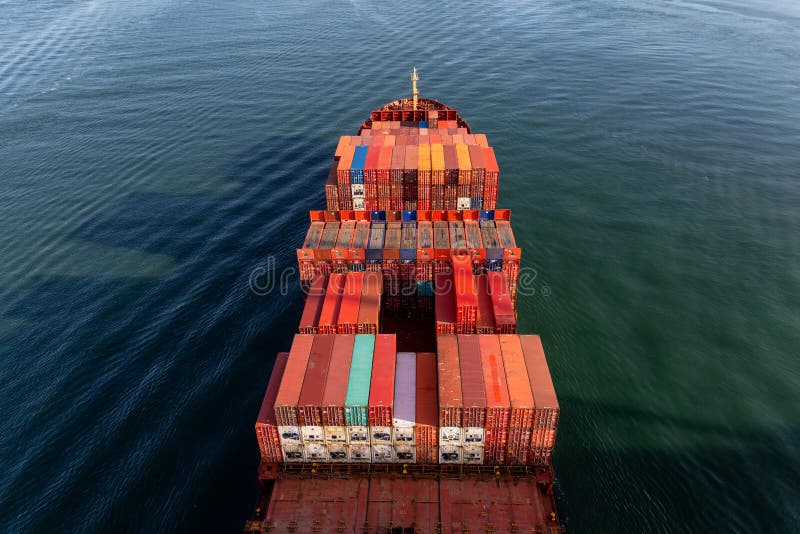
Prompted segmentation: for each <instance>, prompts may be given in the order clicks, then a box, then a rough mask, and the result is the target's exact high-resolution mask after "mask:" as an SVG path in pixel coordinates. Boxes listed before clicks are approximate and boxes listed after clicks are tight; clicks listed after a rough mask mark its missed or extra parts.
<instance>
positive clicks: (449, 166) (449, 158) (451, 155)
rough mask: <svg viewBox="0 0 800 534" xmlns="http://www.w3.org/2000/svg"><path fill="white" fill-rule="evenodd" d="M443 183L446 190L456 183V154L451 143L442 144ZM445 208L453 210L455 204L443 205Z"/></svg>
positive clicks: (454, 186) (453, 187) (453, 186)
mask: <svg viewBox="0 0 800 534" xmlns="http://www.w3.org/2000/svg"><path fill="white" fill-rule="evenodd" d="M444 183H445V185H447V186H450V187H448V190H451V189H455V188H456V186H457V185H458V154H457V153H456V147H454V146H453V145H445V146H444ZM445 209H448V210H454V209H456V206H452V207H450V206H445Z"/></svg>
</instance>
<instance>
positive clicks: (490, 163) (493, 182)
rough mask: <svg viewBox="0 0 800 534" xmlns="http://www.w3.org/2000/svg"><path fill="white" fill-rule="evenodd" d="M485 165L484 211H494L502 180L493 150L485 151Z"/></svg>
mask: <svg viewBox="0 0 800 534" xmlns="http://www.w3.org/2000/svg"><path fill="white" fill-rule="evenodd" d="M483 164H484V167H485V174H484V190H483V209H485V210H493V209H495V208H496V207H497V184H498V181H499V179H500V168H499V167H498V166H497V159H496V158H495V155H494V149H493V148H491V147H487V148H484V149H483Z"/></svg>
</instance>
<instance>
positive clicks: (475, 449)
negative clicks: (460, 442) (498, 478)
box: [462, 445, 483, 464]
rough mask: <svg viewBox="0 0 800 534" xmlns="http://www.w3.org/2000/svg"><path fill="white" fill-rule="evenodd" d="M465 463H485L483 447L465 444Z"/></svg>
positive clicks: (463, 450) (463, 451) (463, 449)
mask: <svg viewBox="0 0 800 534" xmlns="http://www.w3.org/2000/svg"><path fill="white" fill-rule="evenodd" d="M462 453H463V455H464V463H465V464H483V447H479V446H477V445H465V446H464V447H463V448H462Z"/></svg>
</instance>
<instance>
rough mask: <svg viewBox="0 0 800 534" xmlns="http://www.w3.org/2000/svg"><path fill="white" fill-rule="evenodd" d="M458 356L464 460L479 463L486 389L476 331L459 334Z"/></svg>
mask: <svg viewBox="0 0 800 534" xmlns="http://www.w3.org/2000/svg"><path fill="white" fill-rule="evenodd" d="M458 358H459V370H460V372H461V392H462V393H461V397H462V405H463V410H464V412H463V421H462V427H463V429H464V430H463V436H462V441H463V444H464V463H467V464H470V463H477V464H482V463H483V450H482V449H483V447H484V445H485V441H484V440H485V428H486V390H485V386H484V383H483V371H482V364H481V349H480V343H479V341H478V336H477V335H463V334H462V335H459V336H458ZM476 449H481V450H479V451H478V450H476ZM468 451H469V452H470V454H468ZM478 458H480V460H479V461H478Z"/></svg>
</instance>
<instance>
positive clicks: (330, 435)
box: [322, 426, 347, 445]
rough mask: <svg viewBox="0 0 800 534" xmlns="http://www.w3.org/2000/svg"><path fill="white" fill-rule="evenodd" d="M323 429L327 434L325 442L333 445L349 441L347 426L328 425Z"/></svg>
mask: <svg viewBox="0 0 800 534" xmlns="http://www.w3.org/2000/svg"><path fill="white" fill-rule="evenodd" d="M322 431H323V432H324V434H325V443H327V444H328V445H331V444H332V443H347V427H343V426H326V427H323V429H322Z"/></svg>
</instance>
